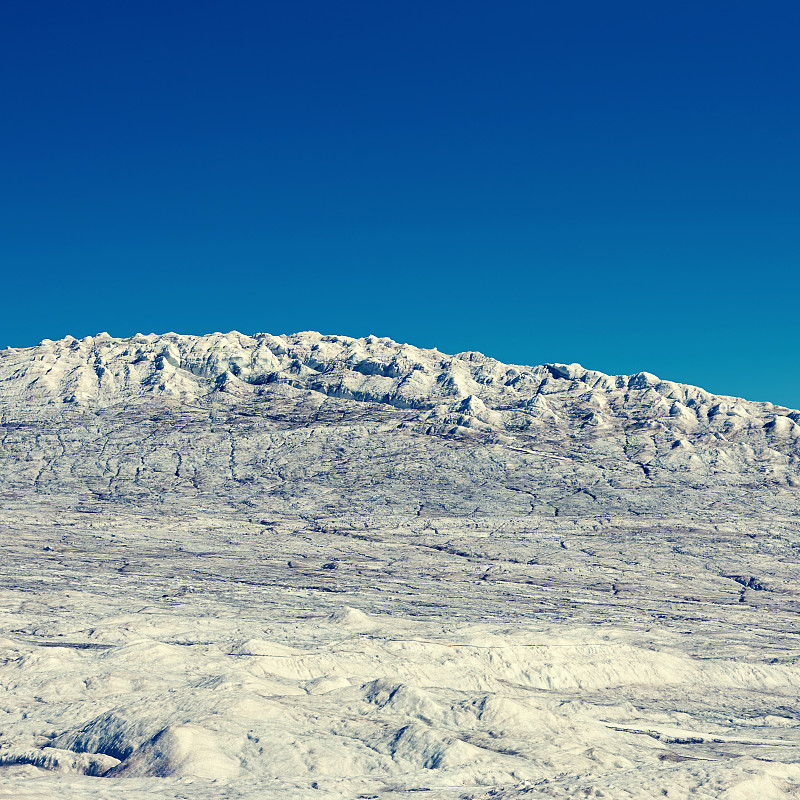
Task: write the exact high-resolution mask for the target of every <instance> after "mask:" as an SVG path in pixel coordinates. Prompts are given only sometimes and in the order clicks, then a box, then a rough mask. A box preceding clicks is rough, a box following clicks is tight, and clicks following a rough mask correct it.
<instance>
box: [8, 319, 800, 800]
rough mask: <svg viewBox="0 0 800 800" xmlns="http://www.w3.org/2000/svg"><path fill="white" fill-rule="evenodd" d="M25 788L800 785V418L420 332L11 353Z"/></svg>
mask: <svg viewBox="0 0 800 800" xmlns="http://www.w3.org/2000/svg"><path fill="white" fill-rule="evenodd" d="M0 423H1V424H2V431H0V435H2V443H1V444H0V474H2V478H3V483H2V491H0V531H1V532H2V537H3V558H2V559H1V560H0V575H2V584H1V585H0V586H1V587H2V588H0V687H1V688H0V691H2V694H0V698H1V699H0V797H8V798H51V797H55V796H59V797H65V798H84V797H86V798H88V797H92V798H95V797H97V798H103V797H108V798H121V797H125V798H134V800H136V799H137V798H140V797H141V798H145V797H147V798H150V797H156V798H159V797H161V798H179V797H192V798H264V797H281V798H283V797H286V798H290V797H291V798H295V797H315V798H324V797H331V798H334V797H347V798H351V797H352V798H357V797H376V798H378V797H380V798H383V797H387V798H388V797H401V796H406V795H407V796H409V797H412V796H414V797H417V796H419V795H418V794H417V793H418V791H419V790H422V789H427V790H431V792H432V794H431V795H429V796H435V797H443V798H449V797H453V798H456V797H457V798H488V797H493V798H498V797H502V798H515V797H586V796H606V797H613V798H618V797H640V798H650V797H656V796H667V797H689V796H691V797H697V798H703V797H708V798H711V797H724V798H730V800H736V798H771V797H792V796H796V793H797V791H798V790H800V759H798V755H797V754H798V744H800V716H798V713H797V710H796V697H797V693H798V688H799V687H800V649H799V648H800V640H799V639H798V637H799V636H800V633H799V632H798V628H797V619H798V612H800V584H799V583H798V577H800V568H798V548H800V525H798V516H797V514H798V510H800V459H799V458H798V456H800V424H799V423H800V414H798V412H796V411H792V410H790V409H786V408H782V407H778V406H773V405H771V404H769V403H751V402H747V401H744V400H741V399H738V398H732V397H719V396H714V395H710V394H708V393H707V392H704V391H703V390H701V389H698V388H696V387H691V386H685V385H681V384H676V383H672V382H668V381H661V380H659V379H658V378H656V377H655V376H653V375H650V374H648V373H640V374H638V375H634V376H607V375H603V374H602V373H598V372H593V371H590V370H585V369H583V368H582V367H580V366H578V365H576V364H572V365H557V364H556V365H554V364H551V365H544V366H539V367H521V366H511V365H506V364H502V363H500V362H497V361H495V360H493V359H490V358H487V357H485V356H482V355H480V354H478V353H461V354H459V355H456V356H447V355H444V354H442V353H439V352H438V351H436V350H422V349H418V348H415V347H411V346H409V345H401V344H397V343H395V342H392V341H390V340H388V339H378V338H375V337H368V338H367V339H351V338H348V337H341V336H322V335H320V334H317V333H302V334H296V335H293V336H270V335H268V334H259V335H256V336H254V337H248V336H244V335H241V334H238V333H230V334H224V335H223V334H213V335H210V336H204V337H191V336H178V335H175V334H167V335H164V336H155V335H150V336H137V337H133V338H132V339H126V340H119V339H112V338H110V337H108V336H105V335H99V336H96V337H90V338H87V339H83V340H74V339H66V340H62V341H59V342H49V341H45V342H42V343H41V344H40V345H39V346H38V347H35V348H27V349H19V350H12V349H8V350H5V351H2V352H0Z"/></svg>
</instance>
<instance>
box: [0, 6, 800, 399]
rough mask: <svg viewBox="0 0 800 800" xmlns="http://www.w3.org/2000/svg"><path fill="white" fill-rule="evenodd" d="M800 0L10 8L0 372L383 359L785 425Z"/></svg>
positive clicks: (798, 272) (799, 137)
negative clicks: (601, 381) (597, 386)
mask: <svg viewBox="0 0 800 800" xmlns="http://www.w3.org/2000/svg"><path fill="white" fill-rule="evenodd" d="M799 41H800V3H798V2H797V0H785V1H784V2H775V1H773V0H760V2H754V1H753V0H748V1H747V2H742V1H740V0H724V2H717V1H716V0H701V1H700V2H698V0H691V2H688V1H687V2H684V1H683V0H671V2H669V3H667V2H646V1H644V0H631V1H630V2H619V1H618V0H604V1H603V2H598V1H597V0H563V1H561V0H559V2H552V1H551V0H547V1H546V2H545V1H544V0H542V1H541V2H539V0H528V1H527V2H520V1H518V0H508V1H507V2H506V1H504V2H499V3H489V2H486V0H483V2H474V1H473V0H459V2H455V0H448V1H447V2H442V0H424V2H423V0H419V1H418V0H406V1H405V2H397V0H386V2H384V1H383V0H359V2H350V1H349V0H337V1H336V2H331V0H326V1H325V2H322V1H321V0H278V1H277V2H276V1H275V0H272V1H270V0H259V1H258V2H251V1H250V0H227V1H226V2H221V0H217V2H208V0H192V2H188V0H180V1H178V0H158V2H154V1H153V0H135V1H134V0H129V1H128V0H114V1H113V2H109V0H102V2H101V1H100V0H73V1H72V2H63V0H57V1H56V0H40V1H39V2H31V1H30V0H6V2H5V3H4V11H3V16H2V20H0V69H1V74H2V82H3V89H2V94H1V95H0V97H1V98H2V107H1V111H0V119H2V123H1V124H0V159H2V172H1V173H0V258H2V283H1V284H0V291H1V292H2V295H3V297H4V300H3V304H2V314H0V347H3V346H6V345H11V346H27V345H31V344H35V343H36V342H38V341H39V340H40V339H42V338H44V337H48V338H52V339H55V338H60V337H62V336H64V335H66V334H68V333H69V334H72V335H74V336H84V335H87V334H93V333H97V332H99V331H108V332H109V333H111V334H112V335H113V336H128V335H132V334H134V333H136V332H137V331H141V332H144V333H149V332H151V331H153V332H166V331H170V330H173V331H177V332H180V333H197V334H201V333H208V332H212V331H229V330H232V329H235V330H239V331H242V332H244V333H254V332H256V331H269V332H271V333H290V332H293V331H298V330H309V329H311V330H319V331H321V332H323V333H342V334H348V335H352V336H364V335H367V334H369V333H374V334H376V335H379V336H390V337H392V338H393V339H397V340H399V341H406V342H410V343H412V344H417V345H420V346H427V347H433V346H436V347H438V348H439V349H440V350H443V351H445V352H457V351H460V350H468V349H473V350H481V351H482V352H485V353H487V354H489V355H492V356H495V357H496V358H500V359H502V360H504V361H512V362H516V363H526V364H535V363H541V362H545V361H561V362H572V361H579V362H580V363H582V364H584V365H585V366H587V367H591V368H594V369H600V370H602V371H604V372H611V373H617V372H626V373H630V372H637V371H639V370H647V371H649V372H654V373H656V374H657V375H660V376H661V377H665V378H670V379H672V380H678V381H683V382H687V383H695V384H699V385H702V386H704V387H705V388H707V389H709V390H711V391H715V392H719V393H725V394H737V395H742V396H745V397H748V398H750V399H756V400H771V401H773V402H776V403H783V404H785V405H789V406H791V407H795V408H796V407H800V339H799V337H798V328H799V327H800V326H799V324H798V320H799V318H800V314H798V307H799V306H800V303H798V276H800V146H799V145H800V46H798V42H799Z"/></svg>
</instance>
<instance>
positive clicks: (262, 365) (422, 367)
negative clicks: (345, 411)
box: [0, 331, 800, 441]
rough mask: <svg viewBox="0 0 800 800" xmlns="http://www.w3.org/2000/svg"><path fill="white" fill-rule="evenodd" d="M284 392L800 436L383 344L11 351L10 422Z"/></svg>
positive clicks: (236, 343)
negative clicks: (151, 400) (76, 409)
mask: <svg viewBox="0 0 800 800" xmlns="http://www.w3.org/2000/svg"><path fill="white" fill-rule="evenodd" d="M275 384H286V385H289V386H292V387H295V388H297V389H301V390H310V391H313V392H319V393H321V394H324V395H327V396H329V397H336V398H344V399H349V400H355V401H361V402H371V403H384V404H389V405H391V406H393V407H395V408H399V409H416V410H418V411H419V412H421V413H420V417H421V418H422V419H424V420H427V421H429V422H430V423H431V424H433V425H437V426H442V425H444V426H448V425H450V426H453V425H455V426H458V427H463V428H472V429H477V430H480V429H493V430H509V429H512V430H513V429H516V430H519V429H527V428H530V427H531V426H532V425H536V424H539V425H541V424H547V423H552V424H556V425H562V424H566V425H568V426H569V427H575V426H578V427H581V428H597V429H603V428H604V427H608V426H609V425H613V424H614V422H615V420H619V419H620V418H624V419H628V420H630V421H633V420H639V421H644V420H647V421H649V422H651V423H654V422H658V424H661V425H662V426H665V427H667V428H669V429H670V430H673V431H675V432H677V433H678V434H679V433H680V432H685V433H696V432H697V431H698V430H701V429H702V430H704V431H707V432H711V433H714V434H716V435H718V436H720V437H723V438H731V437H734V438H735V437H737V436H738V435H740V434H741V433H742V432H743V431H748V430H752V429H754V428H755V429H758V430H760V431H761V432H763V434H764V436H765V437H766V438H767V439H769V440H777V441H781V440H786V441H798V440H800V424H799V423H800V412H798V411H793V410H791V409H787V408H784V407H781V406H775V405H773V404H771V403H763V402H748V401H745V400H742V399H740V398H735V397H728V396H720V395H713V394H710V393H709V392H706V391H704V390H703V389H700V388H697V387H695V386H689V385H685V384H680V383H676V382H673V381H666V380H660V379H659V378H657V377H656V376H655V375H652V374H650V373H648V372H639V373H637V374H635V375H616V376H612V375H606V374H604V373H602V372H598V371H596V370H589V369H584V368H583V367H582V366H581V365H580V364H544V365H539V366H533V367H527V366H519V365H511V364H504V363H502V362H500V361H497V360H495V359H493V358H489V357H487V356H484V355H483V354H481V353H477V352H463V353H457V354H455V355H446V354H444V353H440V352H439V351H438V350H435V349H434V350H427V349H422V348H418V347H414V346H412V345H408V344H399V343H397V342H394V341H392V340H391V339H388V338H378V337H376V336H368V337H366V338H363V339H355V338H351V337H348V336H325V335H322V334H320V333H316V332H311V331H307V332H303V333H296V334H291V335H281V336H273V335H270V334H268V333H258V334H255V335H254V336H246V335H244V334H241V333H238V332H236V331H232V332H230V333H226V334H222V333H213V334H209V335H206V336H182V335H178V334H175V333H167V334H163V335H156V334H149V335H146V336H145V335H141V334H137V335H136V336H133V337H131V338H128V339H115V338H112V337H111V336H109V335H108V334H106V333H100V334H98V335H97V336H87V337H85V338H84V339H74V338H72V337H69V336H68V337H66V338H64V339H61V340H59V341H51V340H49V339H45V340H43V341H42V342H41V343H40V344H39V345H37V346H36V347H30V348H21V349H13V348H8V349H6V350H4V351H2V352H0V407H1V408H3V410H4V412H5V414H6V415H7V416H8V415H11V416H14V411H15V409H19V407H20V406H19V404H20V403H24V404H25V406H26V407H27V411H28V413H30V411H31V410H32V406H41V405H42V404H46V405H51V406H52V405H54V404H55V405H57V404H73V405H74V404H77V405H79V406H88V407H94V408H104V407H108V406H113V405H116V404H118V403H120V402H125V401H135V400H137V399H143V398H146V397H148V396H150V397H152V396H161V397H163V398H165V399H168V398H172V399H175V400H178V401H183V402H196V401H198V400H201V399H202V398H208V397H209V396H212V395H214V394H216V393H224V394H227V395H233V396H239V397H247V396H257V395H258V394H259V393H263V392H264V390H265V389H264V387H267V386H269V385H275ZM678 438H680V437H678Z"/></svg>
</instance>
